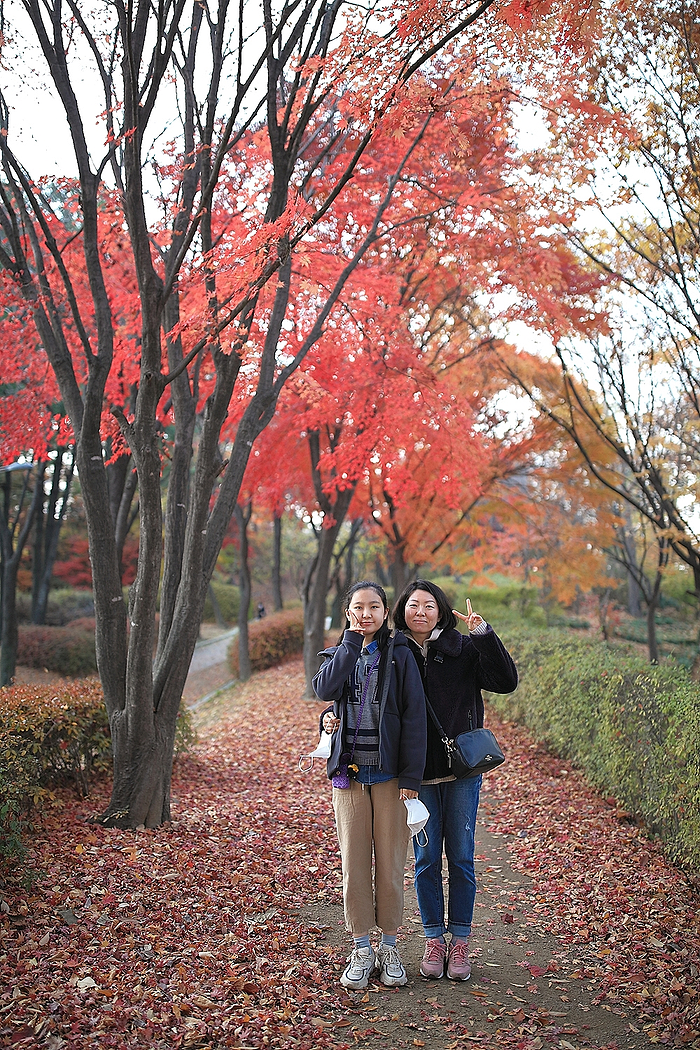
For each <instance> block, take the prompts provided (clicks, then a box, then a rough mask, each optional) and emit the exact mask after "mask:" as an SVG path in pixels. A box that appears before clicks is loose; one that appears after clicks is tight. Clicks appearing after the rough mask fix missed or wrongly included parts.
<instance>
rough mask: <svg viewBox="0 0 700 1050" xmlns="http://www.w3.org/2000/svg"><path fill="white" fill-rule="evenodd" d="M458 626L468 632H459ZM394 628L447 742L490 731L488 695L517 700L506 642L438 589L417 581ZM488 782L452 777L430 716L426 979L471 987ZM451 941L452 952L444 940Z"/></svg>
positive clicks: (421, 896)
mask: <svg viewBox="0 0 700 1050" xmlns="http://www.w3.org/2000/svg"><path fill="white" fill-rule="evenodd" d="M457 618H459V619H460V620H462V621H463V622H464V623H465V624H466V625H467V627H468V629H469V634H468V635H463V634H461V633H460V632H459V631H457V630H456V626H457ZM394 623H395V624H396V626H397V628H399V629H400V630H401V631H403V632H404V633H405V635H406V637H407V638H408V642H409V645H410V647H411V650H412V652H413V653H414V654H415V656H416V659H417V661H418V665H419V667H420V668H421V674H422V677H423V684H424V686H425V692H426V695H427V697H428V700H429V701H430V703H431V705H432V707H433V709H434V711H435V714H436V716H437V719H438V721H439V722H440V723H441V725H442V727H443V729H444V731H445V733H446V734H447V736H448V737H450V738H451V739H453V738H454V737H456V736H458V735H459V733H465V732H467V731H468V730H470V729H477V728H480V727H481V726H483V724H484V701H483V697H482V695H481V690H482V689H488V690H490V691H492V692H494V693H510V692H512V691H513V690H514V689H515V687H516V685H517V684H518V673H517V671H516V668H515V664H514V663H513V660H512V659H511V657H510V655H509V653H508V652H507V650H506V648H505V646H504V645H503V643H502V642H501V640H500V638H499V637H498V635H497V634H495V632H494V631H493V629H492V628H491V627H490V626H489V625H488V624H487V623H486V622H485V620H483V619H482V617H481V616H479V614H478V613H475V612H472V607H471V602H470V601H469V599H467V615H466V616H464V615H463V614H462V613H459V612H457V611H456V610H455V609H451V608H450V604H449V602H448V600H447V597H446V595H445V593H444V591H442V590H441V589H440V587H438V586H437V585H436V584H434V583H430V582H429V581H427V580H414V581H413V583H409V585H408V586H407V587H406V588H405V590H404V591H403V592H402V594H401V595H400V597H399V598H398V600H397V602H396V605H395V607H394ZM480 787H481V777H480V776H476V777H468V778H466V779H462V780H456V779H455V777H454V776H452V774H451V773H450V769H449V766H448V764H447V756H446V754H445V748H444V746H443V744H442V741H441V738H440V734H439V733H438V730H437V729H436V727H435V724H434V723H433V720H432V718H431V717H430V715H428V749H427V755H426V760H425V770H424V773H423V783H422V785H421V788H420V793H419V796H418V797H419V798H420V799H421V801H422V802H424V803H425V805H426V807H427V809H428V811H429V812H430V819H429V820H428V823H427V824H426V827H425V831H426V834H427V844H426V845H425V846H421V845H420V844H419V841H418V839H417V838H414V840H413V851H414V855H415V861H416V864H415V885H416V896H417V897H418V907H419V908H420V914H421V921H422V923H423V930H424V933H425V938H426V942H425V953H424V955H423V960H422V962H421V968H420V972H421V974H422V975H423V977H437V978H439V977H442V976H443V974H444V972H445V968H447V976H448V977H449V978H451V979H452V980H454V981H466V980H468V979H469V976H470V974H471V965H470V963H469V957H468V942H469V935H470V933H471V923H472V914H473V911H474V898H475V896H476V878H475V875H474V830H475V825H476V813H477V808H478V805H479V789H480ZM443 843H444V849H445V854H446V856H447V871H448V894H449V896H448V913H447V925H445V902H444V894H443V888H442V852H443ZM446 932H449V934H450V944H449V950H448V945H447V943H446V941H445V933H446Z"/></svg>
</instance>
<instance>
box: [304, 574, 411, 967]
mask: <svg viewBox="0 0 700 1050" xmlns="http://www.w3.org/2000/svg"><path fill="white" fill-rule="evenodd" d="M343 609H344V612H345V617H346V623H347V627H346V630H345V632H344V634H343V637H342V639H341V641H340V644H339V645H337V646H333V647H331V648H330V649H326V650H325V651H324V652H323V653H322V654H321V655H322V657H324V662H323V664H322V665H321V668H320V670H319V671H318V673H317V674H316V676H315V678H314V680H313V686H314V690H315V692H316V695H317V696H318V697H319V699H321V700H332V701H333V709H332V713H333V717H332V720H331V718H330V717H329V713H328V712H324V714H323V715H322V716H321V718H322V720H324V719H325V725H326V728H330V729H331V731H333V742H332V746H331V757H330V758H329V759H328V776H329V778H331V779H332V780H334V787H333V809H334V811H335V821H336V828H337V832H338V842H339V844H340V854H341V860H342V867H343V903H344V908H345V924H346V927H347V929H348V930H349V932H350V933H351V934H352V937H353V941H354V947H353V950H352V953H351V955H350V956H349V959H348V966H347V967H346V968H345V970H344V972H343V975H342V977H341V978H340V982H341V984H343V985H344V986H345V987H346V988H365V987H366V986H367V983H368V981H369V977H370V975H371V973H372V972H373V971H374V970H375V969H377V970H378V971H379V979H380V981H382V983H383V984H386V985H399V984H406V981H407V979H408V978H407V977H406V971H405V969H404V967H403V964H402V962H401V958H400V956H399V953H398V950H397V948H396V930H397V927H398V926H399V925H400V924H401V920H402V917H403V874H404V866H405V864H406V850H407V847H408V838H409V830H408V824H407V822H406V807H405V806H404V804H403V803H404V799H407V798H416V797H417V796H418V788H419V786H420V781H421V777H422V775H423V763H424V761H425V747H426V716H425V698H424V694H423V685H422V682H421V676H420V671H419V670H418V666H417V664H416V661H415V660H414V658H413V656H412V654H411V652H410V650H409V648H408V645H407V643H406V639H405V638H404V636H403V635H401V634H396V636H395V637H392V634H391V631H390V630H389V627H388V623H387V620H388V616H389V607H388V604H387V598H386V594H385V593H384V591H383V589H382V588H381V587H380V586H379V585H378V584H376V583H372V582H370V581H367V580H363V581H362V582H360V583H356V584H355V585H354V586H353V587H351V588H350V590H349V591H348V594H347V595H346V598H345V601H344V604H343ZM329 723H330V725H329ZM346 768H349V771H350V777H349V780H347V779H339V773H344V772H345V769H346ZM343 784H345V785H346V786H339V785H343ZM373 849H374V890H373V886H372V850H373ZM375 925H376V926H378V927H379V928H380V930H381V931H382V940H381V944H380V945H379V946H378V949H377V952H376V954H375V952H374V950H373V949H372V947H371V945H370V940H369V932H370V930H371V929H372V928H373V927H374V926H375Z"/></svg>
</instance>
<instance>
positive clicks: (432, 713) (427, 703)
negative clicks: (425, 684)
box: [425, 693, 472, 743]
mask: <svg viewBox="0 0 700 1050" xmlns="http://www.w3.org/2000/svg"><path fill="white" fill-rule="evenodd" d="M425 706H426V707H427V708H428V714H429V715H430V717H431V718H432V720H433V722H434V723H435V728H436V729H437V731H438V733H439V734H440V738H441V739H442V741H443V743H449V741H450V738H449V737H448V735H447V733H446V732H445V730H444V729H443V728H442V726H441V725H440V722H439V720H438V716H437V715H436V714H435V711H434V710H433V705H432V704H431V703H430V700H428V694H427V693H426V695H425ZM471 725H472V716H471V712H469V726H470V727H471Z"/></svg>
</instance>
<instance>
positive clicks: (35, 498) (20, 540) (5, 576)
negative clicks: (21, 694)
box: [0, 463, 45, 688]
mask: <svg viewBox="0 0 700 1050" xmlns="http://www.w3.org/2000/svg"><path fill="white" fill-rule="evenodd" d="M44 467H45V464H44V463H39V464H37V467H36V471H35V483H34V493H33V495H32V499H31V503H30V505H29V507H28V508H27V511H26V514H25V517H24V521H23V522H21V523H20V517H21V513H22V505H23V503H24V500H25V498H26V496H27V493H28V490H29V475H30V474H31V467H28V469H27V470H26V471H24V470H23V471H22V473H23V474H24V477H23V480H22V493H21V495H20V496H19V497H18V498H17V511H16V514H15V520H14V522H13V521H12V498H11V497H12V474H13V473H14V472H13V471H9V470H5V471H3V472H2V475H0V476H2V479H3V481H2V486H3V489H4V493H3V497H4V498H3V514H2V518H1V519H0V547H1V549H2V627H1V629H0V688H1V687H2V686H5V685H11V684H12V681H13V679H14V677H15V671H16V668H17V644H18V640H19V629H18V625H17V574H18V572H19V565H20V561H21V559H22V552H23V550H24V547H25V545H26V543H27V540H28V538H29V533H30V531H31V528H32V525H33V523H34V519H35V517H36V515H37V513H38V511H39V508H40V507H41V504H42V502H43V499H44V488H43V480H44ZM18 529H19V532H18V535H17V540H16V541H15V539H14V537H15V533H16V532H17V530H18ZM13 543H14V550H13Z"/></svg>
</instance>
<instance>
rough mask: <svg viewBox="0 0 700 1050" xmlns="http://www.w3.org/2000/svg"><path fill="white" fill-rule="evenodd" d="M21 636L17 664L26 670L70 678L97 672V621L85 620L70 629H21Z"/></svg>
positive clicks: (35, 627)
mask: <svg viewBox="0 0 700 1050" xmlns="http://www.w3.org/2000/svg"><path fill="white" fill-rule="evenodd" d="M88 624H89V625H90V626H85V625H88ZM18 634H19V638H18V643H17V663H18V664H20V666H22V667H45V668H46V669H47V670H49V671H55V672H56V673H57V674H64V675H68V676H69V677H73V676H75V677H78V676H80V675H89V674H95V673H96V671H97V659H96V657H95V629H94V621H91V620H89V619H83V620H81V621H79V623H78V625H77V626H76V625H70V626H68V627H40V626H33V625H32V626H20V627H19V631H18Z"/></svg>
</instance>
